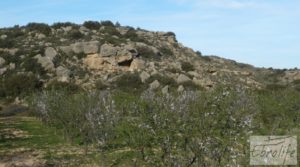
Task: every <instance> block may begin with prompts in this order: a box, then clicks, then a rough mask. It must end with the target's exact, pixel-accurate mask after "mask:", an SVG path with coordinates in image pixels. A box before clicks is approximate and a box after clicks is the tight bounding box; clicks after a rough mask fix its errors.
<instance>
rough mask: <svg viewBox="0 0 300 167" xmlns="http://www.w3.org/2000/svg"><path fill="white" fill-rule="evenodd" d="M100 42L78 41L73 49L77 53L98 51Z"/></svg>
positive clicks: (73, 45)
mask: <svg viewBox="0 0 300 167" xmlns="http://www.w3.org/2000/svg"><path fill="white" fill-rule="evenodd" d="M99 45H100V43H99V42H98V41H90V42H76V43H75V44H72V45H71V47H72V51H73V52H74V53H76V54H78V53H85V54H92V53H98V51H99Z"/></svg>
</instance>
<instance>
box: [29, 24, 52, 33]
mask: <svg viewBox="0 0 300 167" xmlns="http://www.w3.org/2000/svg"><path fill="white" fill-rule="evenodd" d="M26 27H27V29H28V30H29V31H36V32H39V33H42V34H44V35H46V36H49V35H50V34H51V28H50V26H49V25H48V24H44V23H29V24H27V26H26Z"/></svg>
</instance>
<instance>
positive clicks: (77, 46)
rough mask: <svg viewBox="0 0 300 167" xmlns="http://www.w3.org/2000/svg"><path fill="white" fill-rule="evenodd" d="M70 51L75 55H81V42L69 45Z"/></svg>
mask: <svg viewBox="0 0 300 167" xmlns="http://www.w3.org/2000/svg"><path fill="white" fill-rule="evenodd" d="M71 47H72V51H73V52H74V53H76V54H79V53H83V44H82V42H76V43H74V44H72V45H71Z"/></svg>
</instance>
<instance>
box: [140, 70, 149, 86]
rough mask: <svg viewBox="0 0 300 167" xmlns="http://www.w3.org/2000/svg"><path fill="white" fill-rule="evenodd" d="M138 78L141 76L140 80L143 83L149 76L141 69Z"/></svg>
mask: <svg viewBox="0 0 300 167" xmlns="http://www.w3.org/2000/svg"><path fill="white" fill-rule="evenodd" d="M140 78H141V80H142V82H143V83H145V82H146V81H147V79H149V78H150V75H149V74H148V73H147V72H145V71H143V72H142V73H141V74H140Z"/></svg>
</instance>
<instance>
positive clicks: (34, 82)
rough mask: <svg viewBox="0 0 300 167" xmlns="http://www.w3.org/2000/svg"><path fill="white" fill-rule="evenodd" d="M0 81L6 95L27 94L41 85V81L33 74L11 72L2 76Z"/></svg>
mask: <svg viewBox="0 0 300 167" xmlns="http://www.w3.org/2000/svg"><path fill="white" fill-rule="evenodd" d="M2 82H3V83H2V84H3V88H4V94H5V96H6V97H16V96H23V95H27V94H28V93H31V92H33V91H35V90H38V89H40V88H41V87H42V83H41V82H39V80H38V79H37V78H36V77H35V76H34V75H26V74H17V75H16V74H12V75H9V76H6V77H5V78H3V81H2Z"/></svg>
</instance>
